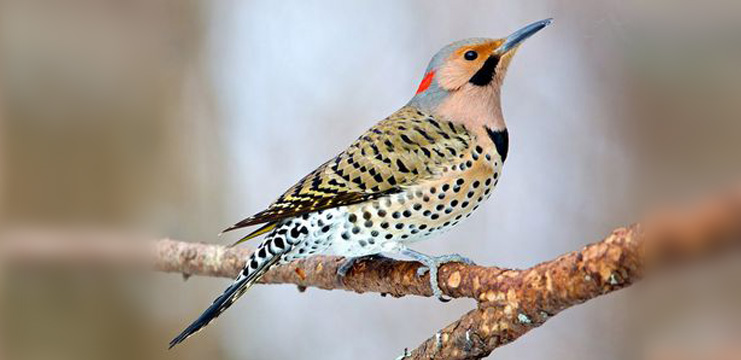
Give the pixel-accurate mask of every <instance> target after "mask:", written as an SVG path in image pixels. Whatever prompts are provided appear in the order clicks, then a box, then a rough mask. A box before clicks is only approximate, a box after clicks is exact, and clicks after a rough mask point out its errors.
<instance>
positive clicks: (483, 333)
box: [0, 191, 741, 359]
mask: <svg viewBox="0 0 741 360" xmlns="http://www.w3.org/2000/svg"><path fill="white" fill-rule="evenodd" d="M657 214H658V215H657V216H652V217H649V218H648V219H646V220H645V221H644V222H642V223H640V224H635V225H632V226H629V227H625V228H619V229H616V230H614V231H613V232H612V233H611V234H610V235H609V236H607V237H606V238H605V239H603V240H602V241H600V242H598V243H595V244H592V245H588V246H585V247H584V248H582V249H581V250H579V251H574V252H571V253H568V254H565V255H562V256H560V257H558V258H556V259H553V260H551V261H547V262H544V263H542V264H538V265H535V266H533V267H531V268H529V269H524V270H515V269H501V268H496V267H483V266H472V265H464V264H458V263H451V264H446V265H444V266H442V267H441V268H440V270H439V279H440V287H441V289H442V291H443V292H444V293H445V294H446V295H448V296H450V297H468V298H473V299H476V300H477V301H478V306H477V308H476V309H474V310H472V311H470V312H468V313H467V314H465V315H463V317H461V318H460V319H459V320H458V321H456V322H454V323H452V324H450V325H448V326H447V327H445V328H444V329H442V330H440V331H439V332H438V333H436V334H435V335H433V336H432V337H430V338H429V339H427V340H426V341H425V342H424V343H422V344H421V345H420V346H419V347H418V348H416V349H415V350H413V351H411V352H409V353H408V354H407V356H406V358H409V359H479V358H482V357H485V356H487V355H489V354H490V353H491V352H492V351H493V350H494V349H496V348H497V347H499V346H502V345H504V344H507V343H509V342H512V341H514V340H516V339H517V338H519V337H520V336H522V335H524V334H525V333H527V332H528V331H530V330H531V329H533V328H535V327H538V326H540V325H542V324H543V323H545V322H546V321H547V320H548V319H550V318H551V317H553V316H554V315H556V314H558V313H559V312H560V311H562V310H564V309H567V308H569V307H571V306H574V305H577V304H580V303H583V302H585V301H587V300H590V299H592V298H595V297H597V296H600V295H603V294H606V293H609V292H612V291H615V290H618V289H621V288H624V287H626V286H629V285H631V284H633V283H634V282H636V281H638V280H640V279H642V278H643V277H644V276H645V275H646V274H647V273H649V272H651V271H655V270H656V269H660V268H663V267H666V266H667V265H676V264H681V263H682V262H686V261H691V260H697V259H701V258H704V257H706V256H707V255H711V254H716V253H721V252H728V251H729V250H731V249H737V248H738V246H739V244H741V191H732V192H727V193H725V194H721V196H718V197H716V198H712V199H710V200H708V201H705V202H702V203H698V204H696V205H695V206H693V207H690V208H686V209H677V208H674V209H671V210H665V211H662V212H659V213H657ZM5 243H6V244H8V243H11V244H12V243H13V242H12V241H11V242H5ZM30 243H32V242H28V241H25V242H22V246H16V247H13V246H10V247H8V246H5V247H3V248H2V249H0V250H3V251H2V252H1V253H3V254H4V255H5V257H4V260H8V259H10V260H13V259H15V260H18V259H19V258H23V259H24V260H29V259H31V260H33V259H37V260H38V259H39V258H40V259H42V260H43V259H46V258H51V259H59V258H60V257H62V258H64V256H60V251H61V252H62V253H63V254H67V258H68V259H71V260H74V261H75V262H76V263H79V262H80V261H81V260H84V259H85V258H88V257H89V258H90V259H91V260H95V261H96V262H101V261H108V260H111V261H113V260H116V263H127V262H128V263H130V262H131V261H129V260H130V259H131V258H134V257H136V258H137V259H141V257H140V255H141V254H142V252H140V251H122V249H123V248H121V247H116V246H114V247H110V246H108V247H103V248H101V249H105V250H106V251H102V250H101V249H98V250H93V249H92V248H91V247H90V246H89V244H90V243H89V242H86V243H85V244H87V245H84V249H85V251H84V252H82V253H81V252H79V251H77V250H74V248H72V247H70V246H64V248H63V249H62V248H58V249H57V251H46V252H39V251H37V250H38V248H40V247H34V246H29V245H28V244H30ZM97 243H98V244H100V243H101V242H97ZM129 244H131V242H129ZM131 246H132V247H133V245H131ZM152 249H153V251H149V252H148V253H147V261H148V262H149V264H151V265H152V266H153V268H154V269H155V270H158V271H165V272H176V273H182V274H184V275H187V276H190V275H203V276H223V277H234V276H236V274H237V273H238V272H239V270H240V269H241V267H242V265H243V263H244V260H245V259H246V258H247V257H248V255H249V254H250V253H251V251H250V250H245V249H239V248H234V249H227V248H225V247H223V246H217V245H207V244H199V243H185V242H180V241H175V240H169V239H164V240H159V241H156V242H154V243H153V248H150V250H152ZM122 254H123V255H122ZM122 256H123V257H125V258H126V259H123V258H122ZM47 260H48V259H47ZM342 262H343V259H342V258H336V257H326V256H316V257H312V258H309V259H305V260H301V261H296V262H293V263H291V264H288V265H285V266H281V267H278V268H275V269H273V270H271V271H269V272H268V273H267V274H266V275H265V277H264V278H263V279H262V282H263V283H272V284H277V283H292V284H296V285H299V286H301V287H308V286H312V287H318V288H322V289H343V290H348V291H355V292H359V293H362V292H380V293H386V294H390V295H392V296H404V295H420V296H431V295H432V291H431V289H430V286H429V282H428V278H427V276H428V275H425V276H424V277H419V276H417V275H416V271H417V268H418V267H419V266H421V264H419V263H417V262H403V261H394V260H390V259H380V260H368V261H361V262H358V263H357V264H355V266H354V267H353V268H352V270H351V271H350V272H349V273H348V274H347V276H346V277H345V278H344V279H341V280H340V279H339V278H338V277H337V276H336V272H337V268H338V267H339V266H340V264H342ZM137 264H139V263H138V262H137Z"/></svg>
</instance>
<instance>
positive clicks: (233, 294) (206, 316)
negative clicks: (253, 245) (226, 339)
mask: <svg viewBox="0 0 741 360" xmlns="http://www.w3.org/2000/svg"><path fill="white" fill-rule="evenodd" d="M277 245H288V244H285V243H284V242H283V241H282V239H279V240H278V239H272V238H269V239H267V240H265V241H264V242H263V243H262V244H261V245H260V246H259V247H258V248H257V250H255V252H254V253H252V255H251V256H250V258H249V259H248V260H247V263H246V264H245V267H244V269H243V270H242V272H240V273H239V276H238V277H237V279H236V280H234V282H233V283H232V284H231V285H230V286H229V287H228V288H226V290H224V293H223V294H221V296H219V297H217V298H216V300H214V302H213V304H211V306H209V307H208V309H206V310H205V311H204V312H203V313H202V314H201V316H199V317H198V319H196V320H195V321H193V323H191V324H190V325H189V326H188V327H187V328H185V330H183V332H181V333H180V335H178V336H177V337H175V338H174V339H172V341H170V349H172V347H173V346H175V345H177V344H179V343H181V342H183V341H184V340H185V339H187V338H188V337H190V336H191V335H193V334H195V333H196V332H198V331H199V330H201V329H203V328H204V327H205V326H206V325H208V324H209V323H210V322H211V321H212V320H213V319H215V318H216V317H218V316H219V315H220V314H221V313H222V312H224V310H226V309H228V308H229V306H231V305H232V304H233V303H234V302H235V301H237V299H239V297H240V296H242V294H244V293H245V291H247V290H248V289H249V288H250V287H251V286H252V285H253V284H254V283H256V282H257V280H259V279H260V278H261V277H262V276H263V275H264V274H265V272H266V271H268V270H269V269H270V268H271V267H272V266H273V265H275V263H276V262H277V261H278V260H279V259H280V257H281V255H282V254H284V253H285V252H286V251H287V250H288V247H287V246H286V247H285V248H284V247H280V246H277Z"/></svg>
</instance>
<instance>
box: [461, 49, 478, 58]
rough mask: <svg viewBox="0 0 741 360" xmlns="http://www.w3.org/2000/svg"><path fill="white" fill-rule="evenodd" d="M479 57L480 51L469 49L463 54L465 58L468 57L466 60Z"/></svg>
mask: <svg viewBox="0 0 741 360" xmlns="http://www.w3.org/2000/svg"><path fill="white" fill-rule="evenodd" d="M477 57H479V53H477V52H475V51H473V50H468V51H466V53H465V54H463V58H464V59H466V60H468V61H473V60H476V58H477Z"/></svg>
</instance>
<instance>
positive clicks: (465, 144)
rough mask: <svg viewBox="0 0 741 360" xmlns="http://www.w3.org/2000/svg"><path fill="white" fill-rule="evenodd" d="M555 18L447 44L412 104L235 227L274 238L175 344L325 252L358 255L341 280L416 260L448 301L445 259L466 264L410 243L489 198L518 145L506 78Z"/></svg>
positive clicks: (467, 213) (448, 225)
mask: <svg viewBox="0 0 741 360" xmlns="http://www.w3.org/2000/svg"><path fill="white" fill-rule="evenodd" d="M551 21H552V20H551V19H546V20H541V21H538V22H535V23H532V24H530V25H527V26H525V27H524V28H522V29H520V30H518V31H516V32H515V33H513V34H512V35H510V36H508V37H506V38H502V39H488V38H471V39H466V40H461V41H457V42H454V43H452V44H450V45H448V46H446V47H444V48H443V49H441V50H440V51H439V52H438V53H437V54H435V56H434V57H433V58H432V60H431V61H430V63H429V65H428V67H427V70H426V71H425V74H424V77H423V79H422V81H421V83H420V85H419V88H418V89H417V92H416V94H415V95H414V97H412V99H411V100H410V101H409V103H407V104H406V105H405V106H404V107H402V108H401V109H400V110H398V111H397V112H395V113H394V114H392V115H391V116H389V117H388V118H386V119H384V120H382V121H380V122H379V123H378V124H376V125H375V126H373V127H372V128H370V129H369V130H368V131H367V132H366V133H365V134H363V135H362V136H360V137H359V138H358V139H357V140H356V141H355V142H353V143H352V144H351V145H350V146H349V147H348V148H347V149H346V150H345V151H343V152H341V153H340V154H339V155H337V156H336V157H334V158H333V159H331V160H329V161H327V162H326V163H324V164H322V165H321V166H319V168H317V169H316V170H314V171H313V172H311V173H310V174H309V175H307V176H306V177H304V178H303V179H301V180H300V181H299V182H298V183H297V184H296V185H294V186H293V187H291V188H290V189H288V191H286V192H285V193H284V194H283V195H282V196H281V197H279V198H278V199H277V200H276V201H275V202H274V203H273V204H271V205H270V206H269V207H268V208H267V209H266V210H264V211H261V212H259V213H257V214H255V215H254V216H251V217H249V218H247V219H245V220H242V221H240V222H238V223H237V224H235V225H234V226H231V227H229V228H228V229H226V230H225V231H231V230H235V229H239V228H243V227H248V226H253V225H258V224H263V226H262V227H261V228H259V229H257V230H255V231H254V232H252V233H251V234H249V235H247V236H245V237H244V238H242V240H240V241H239V242H242V241H245V240H248V239H250V238H253V237H256V236H259V235H262V234H267V236H266V238H265V240H264V241H263V242H262V243H261V244H260V245H259V246H258V247H257V249H256V251H255V252H254V253H253V254H252V255H251V257H250V258H249V259H248V260H247V263H246V265H245V267H244V269H243V270H242V272H241V273H240V274H239V276H238V277H237V279H236V280H235V281H234V283H233V284H232V285H231V286H229V287H228V288H227V289H226V290H225V291H224V293H223V294H222V295H221V296H219V297H218V298H217V299H216V300H214V302H213V304H212V305H211V306H210V307H209V308H208V309H206V310H205V311H204V312H203V314H202V315H201V316H200V317H199V318H198V319H196V320H195V321H194V322H193V323H192V324H191V325H190V326H188V327H187V328H186V329H185V330H184V331H183V332H182V333H181V334H180V335H178V336H177V337H176V338H175V339H173V340H172V341H171V342H170V347H173V346H175V345H177V344H178V343H180V342H182V341H183V340H185V339H186V338H187V337H189V336H190V335H192V334H193V333H195V332H197V331H198V330H200V329H202V328H203V327H204V326H206V325H207V324H208V323H209V322H210V321H211V320H213V319H214V318H216V317H217V316H219V315H220V314H221V313H222V312H223V311H224V310H226V309H227V308H228V307H229V306H231V304H233V303H234V302H235V301H236V300H237V299H238V298H239V297H240V296H241V295H242V294H243V293H244V292H245V291H246V290H247V289H248V288H249V287H250V286H251V285H253V284H254V283H255V282H256V281H257V280H258V279H259V278H260V277H261V276H262V275H263V274H265V272H266V271H269V270H270V269H271V268H272V267H273V266H276V265H280V264H285V263H287V262H290V261H292V260H295V259H300V258H304V257H308V256H312V255H315V254H323V255H338V256H344V257H346V258H348V259H350V260H349V261H348V262H347V263H346V266H343V267H342V268H341V271H340V272H341V274H340V275H343V274H344V272H346V271H347V269H349V268H350V267H351V266H352V259H357V258H359V257H363V256H371V255H377V254H381V253H386V254H396V255H401V256H406V257H410V258H412V259H415V260H418V261H420V262H421V263H422V264H424V266H425V268H424V270H426V271H429V273H430V285H431V287H432V289H433V292H434V295H435V296H437V297H438V298H440V299H442V292H441V291H440V288H439V287H438V283H437V269H438V266H439V265H441V264H443V263H446V262H451V261H466V259H464V258H463V257H461V256H459V255H447V256H441V257H432V256H428V255H424V254H421V253H419V252H416V251H414V250H411V249H410V248H408V246H409V245H411V244H413V243H415V242H417V241H420V240H424V239H427V238H429V237H431V236H433V235H437V234H440V233H442V232H443V231H446V230H448V229H450V228H451V227H453V226H455V225H456V224H458V223H459V222H460V221H461V220H463V219H465V218H467V217H468V216H470V215H471V213H472V212H473V211H474V210H476V209H477V208H478V207H479V206H480V205H481V203H482V202H483V201H484V200H486V199H488V198H489V196H490V195H491V192H492V190H493V189H494V187H495V186H496V185H497V183H498V181H499V178H500V177H501V173H502V166H503V164H504V162H505V160H506V159H507V151H508V147H509V136H508V133H507V128H506V126H505V123H504V118H503V116H502V109H501V105H500V89H501V86H502V82H503V80H504V77H505V73H506V72H507V68H508V66H509V64H510V61H511V60H512V57H513V56H514V54H515V52H516V51H517V49H518V48H519V46H520V45H521V44H522V42H523V41H524V40H525V39H527V38H529V37H530V36H532V35H533V34H535V33H536V32H538V31H540V30H542V29H543V28H545V27H546V26H548V25H549V24H550V23H551ZM239 242H238V243H239ZM422 274H424V272H422Z"/></svg>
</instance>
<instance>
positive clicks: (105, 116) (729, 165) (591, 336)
mask: <svg viewBox="0 0 741 360" xmlns="http://www.w3.org/2000/svg"><path fill="white" fill-rule="evenodd" d="M547 17H554V18H555V24H554V25H553V26H551V27H549V28H548V29H547V30H545V31H543V32H541V33H539V34H537V36H535V37H534V38H533V39H531V40H529V41H528V42H527V44H526V45H525V46H524V47H523V48H522V49H521V50H520V51H519V52H518V54H517V57H516V59H515V60H514V62H513V64H512V66H511V67H510V71H509V75H508V78H507V80H506V82H505V88H504V90H503V99H502V101H503V108H504V113H505V118H506V119H507V122H508V126H509V129H510V134H511V151H510V157H509V158H508V161H507V166H506V169H505V176H504V177H503V180H502V181H501V182H500V185H499V187H498V188H497V191H496V192H495V195H494V196H493V197H492V201H489V202H488V203H487V204H486V205H485V206H482V208H481V210H479V211H478V212H477V213H476V214H474V215H473V216H472V217H471V219H470V220H469V221H467V222H464V223H462V224H461V225H460V226H458V227H457V229H455V230H454V231H451V232H449V233H447V234H445V235H444V236H442V237H439V238H436V239H435V240H433V241H430V242H427V243H424V244H421V245H420V246H419V247H418V250H421V251H424V252H427V253H431V254H443V253H452V252H457V253H462V254H465V255H468V256H470V257H471V258H473V260H475V261H476V262H478V263H480V264H487V265H498V266H503V267H528V266H531V265H533V264H535V263H538V262H541V261H546V260H548V259H550V258H553V257H555V256H557V255H560V254H562V253H565V252H568V251H572V250H576V249H579V248H580V247H581V246H583V245H585V244H587V243H590V242H594V241H597V240H599V239H601V237H602V236H603V235H605V234H607V233H608V232H609V231H610V230H611V229H613V228H614V227H617V226H621V225H625V224H629V223H631V222H633V221H637V220H639V219H640V218H641V216H642V215H643V214H644V211H645V210H648V209H650V208H651V207H652V206H655V205H660V204H664V203H666V202H671V201H676V200H677V199H682V198H685V197H689V196H692V195H696V194H698V193H699V192H701V191H703V190H712V189H714V188H716V187H718V186H721V185H723V184H727V183H728V182H730V181H732V180H734V179H738V178H739V175H741V166H740V165H741V141H740V138H741V66H739V64H741V41H739V39H741V3H740V2H738V1H735V0H727V1H726V0H707V1H703V2H693V1H676V0H655V1H649V2H647V1H638V0H628V1H621V2H615V1H607V0H590V1H587V0H561V1H546V0H533V1H528V2H521V1H505V0H489V1H466V2H458V1H456V2H453V1H440V0H436V1H430V0H426V1H422V0H418V1H404V2H400V1H365V2H352V3H351V2H340V1H293V2H275V1H257V0H240V1H237V0H232V1H227V0H223V1H218V2H216V1H183V0H157V1H151V0H147V1H143V0H129V1H122V0H115V1H114V0H103V1H92V0H64V1H42V0H2V1H0V226H1V227H3V228H5V229H12V228H44V229H79V228H95V229H107V230H112V231H121V232H126V233H129V232H130V233H137V234H144V235H146V236H149V237H161V236H169V237H172V238H176V239H179V240H186V241H205V242H213V243H222V244H226V243H230V242H231V241H233V240H234V239H235V238H236V237H237V236H239V234H233V235H232V234H230V235H229V236H227V237H224V238H217V237H216V236H215V235H216V234H217V233H218V232H219V231H220V230H221V229H223V228H224V227H225V226H227V225H230V224H232V223H234V222H235V221H237V220H240V219H242V218H244V217H246V216H248V215H251V214H252V213H254V212H257V211H259V210H261V209H262V208H263V207H265V206H266V205H268V204H269V203H270V202H271V201H272V200H274V198H275V197H277V196H278V195H279V194H281V193H282V191H284V190H285V189H287V188H288V187H289V186H290V185H292V184H293V183H294V182H295V181H297V180H298V179H299V178H300V177H302V176H303V175H305V174H307V173H308V172H309V171H311V170H313V169H314V168H315V166H317V165H319V164H321V163H322V162H324V161H325V160H326V159H328V158H330V157H332V156H334V155H335V154H336V153H338V152H339V151H341V150H342V149H343V148H344V147H345V146H347V145H348V144H349V143H350V142H351V141H352V140H354V139H355V138H356V137H357V136H358V135H359V134H360V133H361V132H362V131H364V130H365V129H367V128H368V127H370V126H371V125H372V124H373V123H374V122H376V121H377V120H380V119H382V118H384V117H385V116H387V115H389V114H391V113H392V112H393V111H395V110H396V109H398V108H399V107H401V106H402V105H404V104H405V103H406V102H407V101H408V99H409V98H410V97H411V95H412V94H413V93H414V90H415V89H416V85H417V84H418V82H419V80H420V79H421V77H422V75H423V71H424V69H425V67H426V65H427V61H428V60H429V58H430V57H431V56H432V55H433V54H434V53H435V52H436V51H437V50H438V49H439V48H441V47H442V46H443V45H445V44H447V43H450V42H452V41H455V40H458V39H461V38H467V37H472V36H486V37H501V36H505V35H507V34H509V33H510V32H512V31H514V30H516V29H518V28H519V27H520V26H522V25H525V24H527V23H529V22H532V21H535V20H539V19H542V18H547ZM132 241H133V240H132ZM247 246H254V244H253V245H247ZM740 277H741V262H740V261H739V259H738V257H737V256H736V257H733V256H728V257H727V258H725V259H719V260H714V261H713V262H712V263H706V264H702V265H700V266H697V267H693V268H691V269H684V270H682V271H677V272H674V273H672V274H665V275H663V276H662V277H660V278H653V279H651V280H648V281H645V282H643V283H640V284H638V285H637V286H634V287H631V288H628V289H626V290H623V291H620V292H618V293H615V294H611V295H608V296H605V297H601V298H599V299H596V300H593V301H590V302H588V303H586V304H584V305H581V306H578V307H575V308H573V309H570V310H567V311H565V312H563V313H562V314H560V315H559V316H557V317H555V318H554V319H552V320H550V321H549V322H548V323H547V324H545V325H544V326H543V327H541V328H539V329H536V330H535V331H533V332H531V333H529V334H528V335H527V336H525V337H523V338H522V339H520V340H518V341H517V342H515V343H513V344H511V345H508V346H505V347H503V348H501V349H498V350H496V351H495V352H494V354H493V355H492V356H491V358H494V359H519V360H524V359H646V360H658V359H662V360H663V359H741V345H739V344H738V341H737V340H738V339H739V335H740V334H741V331H740V330H741V329H740V328H739V327H740V325H739V324H741V309H740V308H739V307H738V304H741V283H739V281H738V279H739V278H740ZM228 283H229V280H227V279H216V278H199V277H193V278H191V279H189V280H188V281H187V282H186V281H183V278H182V277H181V276H179V275H174V274H159V273H157V274H150V273H142V274H119V273H116V272H107V271H90V270H89V269H85V268H79V269H78V268H66V267H42V268H31V269H29V268H25V267H24V268H23V269H15V268H13V267H1V266H0V356H1V357H2V358H7V359H132V358H136V359H202V358H210V359H380V358H385V359H389V358H394V357H396V356H398V355H400V354H401V353H402V351H403V349H404V348H405V347H415V346H416V345H417V344H418V343H420V342H421V341H422V340H424V339H426V338H427V337H429V336H431V335H432V334H433V333H434V332H435V331H437V329H439V328H441V327H443V326H445V325H447V324H448V323H450V322H452V321H454V320H455V319H457V318H458V317H459V316H460V315H461V314H462V313H464V312H465V311H467V310H468V309H470V308H471V307H472V306H473V305H474V303H473V302H472V301H470V300H456V301H453V302H450V303H446V304H443V303H439V302H437V301H433V300H431V299H426V298H416V297H407V298H402V299H393V298H382V297H380V296H378V295H377V294H366V295H357V294H353V293H346V292H341V291H331V292H330V291H322V290H316V289H308V291H306V292H305V293H299V292H298V291H297V290H296V288H295V287H294V286H289V285H282V286H258V287H256V288H254V289H253V291H251V292H249V293H248V294H247V296H245V297H244V298H243V299H242V300H241V301H240V302H239V303H238V304H237V305H235V306H234V307H233V308H231V309H230V310H229V312H228V313H226V315H225V316H223V317H222V318H220V319H219V321H217V322H216V323H214V324H213V325H211V326H210V327H209V328H208V329H207V330H206V331H204V332H201V333H199V334H198V335H197V336H195V337H193V338H191V339H189V341H187V342H186V343H185V344H184V345H181V346H179V347H178V348H176V349H174V350H172V351H166V345H167V342H168V341H169V340H170V339H171V338H172V337H173V336H174V335H176V334H177V333H178V332H179V331H180V330H181V328H182V327H184V326H185V325H187V323H189V322H190V321H191V320H192V319H193V318H194V317H196V316H197V315H198V314H199V313H200V312H201V310H203V308H205V307H206V306H207V305H208V304H209V303H210V301H211V300H212V299H213V298H214V297H215V296H216V295H217V294H219V293H220V292H221V291H222V289H223V288H224V287H225V286H227V284H228Z"/></svg>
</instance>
